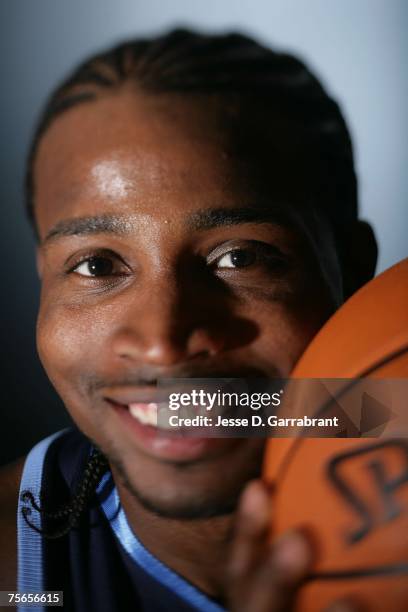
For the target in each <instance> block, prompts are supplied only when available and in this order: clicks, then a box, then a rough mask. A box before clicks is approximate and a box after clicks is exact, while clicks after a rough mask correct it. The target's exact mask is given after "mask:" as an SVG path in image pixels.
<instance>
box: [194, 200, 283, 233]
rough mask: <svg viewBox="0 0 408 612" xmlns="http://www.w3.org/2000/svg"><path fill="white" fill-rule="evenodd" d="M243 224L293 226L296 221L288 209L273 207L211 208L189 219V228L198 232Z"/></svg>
mask: <svg viewBox="0 0 408 612" xmlns="http://www.w3.org/2000/svg"><path fill="white" fill-rule="evenodd" d="M243 223H273V224H275V225H281V226H293V224H294V220H293V219H292V218H291V216H290V214H289V212H288V207H286V210H283V209H281V208H277V207H276V206H272V205H271V206H270V207H269V206H268V207H256V206H248V207H241V208H211V209H205V210H201V211H197V212H195V213H193V214H192V215H191V216H190V218H189V219H188V226H189V227H190V228H191V229H194V230H198V231H202V230H210V229H213V228H216V227H222V226H229V225H240V224H243Z"/></svg>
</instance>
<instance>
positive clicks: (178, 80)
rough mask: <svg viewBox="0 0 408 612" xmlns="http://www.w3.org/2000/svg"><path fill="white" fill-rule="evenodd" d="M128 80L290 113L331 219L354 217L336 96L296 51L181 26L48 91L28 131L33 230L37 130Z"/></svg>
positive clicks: (114, 53)
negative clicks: (312, 154)
mask: <svg viewBox="0 0 408 612" xmlns="http://www.w3.org/2000/svg"><path fill="white" fill-rule="evenodd" d="M129 82H134V83H136V84H137V85H138V87H139V88H141V89H142V90H145V91H146V92H150V93H157V94H160V93H179V94H210V95H213V94H216V95H217V96H221V97H223V96H224V97H225V98H226V99H227V98H228V96H230V97H231V96H235V98H234V99H235V100H237V99H238V100H241V101H243V100H244V99H251V100H252V101H254V100H257V101H259V103H261V104H262V105H263V108H264V109H265V112H266V114H265V113H263V115H262V118H261V121H265V120H266V121H268V113H269V114H270V116H271V117H272V116H275V115H276V109H277V108H280V109H283V110H284V112H285V113H287V114H289V115H290V117H291V120H292V121H293V124H294V125H295V126H296V128H297V129H299V130H302V133H303V134H304V135H305V138H307V142H308V143H309V149H310V150H314V151H316V152H317V155H316V157H317V158H318V160H319V161H318V166H319V171H318V173H319V180H320V183H319V185H318V190H319V192H321V194H322V196H321V199H322V200H323V201H324V202H325V203H326V204H325V206H326V207H327V214H328V218H329V220H330V221H331V222H332V225H333V227H334V226H336V225H337V226H339V227H340V226H342V227H343V228H347V227H349V223H350V221H354V220H355V218H356V217H357V182H356V176H355V172H354V161H353V152H352V144H351V139H350V136H349V133H348V130H347V126H346V124H345V121H344V119H343V117H342V114H341V112H340V109H339V107H338V105H337V103H336V102H335V101H334V100H333V99H332V98H330V97H329V96H328V95H327V93H326V92H325V90H324V89H323V87H322V86H321V84H320V83H319V81H318V80H317V79H316V77H315V76H314V75H313V74H312V73H311V72H310V70H309V69H308V68H307V67H306V66H305V65H304V64H303V63H302V62H301V61H300V60H298V59H297V58H295V57H293V56H292V55H289V54H287V53H278V52H276V51H273V50H271V49H269V48H267V47H264V46H263V45H261V44H259V43H258V42H256V41H254V40H253V39H251V38H249V37H248V36H244V35H242V34H238V33H228V34H218V35H208V34H203V33H197V32H193V31H190V30H186V29H176V30H173V31H170V32H168V33H167V34H164V35H163V36H159V37H157V38H151V39H138V40H131V41H126V42H124V43H122V44H119V45H118V46H116V47H114V48H112V49H108V50H107V51H105V52H102V53H99V54H96V55H94V56H93V57H91V58H89V59H87V60H86V61H85V62H83V63H82V64H81V65H80V66H79V67H78V68H77V69H76V70H75V71H74V72H73V73H72V74H71V75H70V76H69V77H68V78H67V79H66V80H65V81H64V82H63V83H62V84H60V85H59V87H57V89H56V90H55V91H54V92H53V93H52V95H51V96H50V98H49V100H48V102H47V104H46V106H45V109H44V112H43V114H42V116H41V118H40V121H39V123H38V126H37V129H36V131H35V133H34V138H33V141H32V146H31V149H30V153H29V159H28V165H27V173H26V206H27V213H28V216H29V219H30V221H31V223H32V225H33V227H34V229H35V230H36V224H35V212H34V208H35V207H34V200H35V185H34V179H33V172H32V167H33V161H34V158H35V155H36V151H37V148H38V144H39V142H40V140H41V137H42V135H43V134H44V132H45V131H46V130H47V128H48V126H49V125H50V123H52V121H53V120H54V119H55V118H56V117H58V116H59V115H60V114H61V113H63V112H65V111H67V110H68V109H70V108H71V107H73V106H76V105H77V104H81V103H88V102H90V101H92V100H95V99H97V98H98V97H100V96H102V95H104V94H106V93H108V92H109V91H111V90H114V89H118V88H120V87H121V86H122V85H123V84H125V83H129Z"/></svg>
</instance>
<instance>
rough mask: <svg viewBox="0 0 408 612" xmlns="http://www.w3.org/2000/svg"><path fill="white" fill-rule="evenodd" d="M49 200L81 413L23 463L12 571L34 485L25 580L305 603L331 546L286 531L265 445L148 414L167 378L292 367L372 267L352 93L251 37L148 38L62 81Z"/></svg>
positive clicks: (195, 601) (57, 329)
mask: <svg viewBox="0 0 408 612" xmlns="http://www.w3.org/2000/svg"><path fill="white" fill-rule="evenodd" d="M28 197H29V212H30V215H31V218H32V220H33V222H34V225H35V228H36V231H37V234H38V239H39V242H38V270H39V274H40V277H41V282H42V294H41V306H40V313H39V318H38V350H39V354H40V357H41V361H42V363H43V365H44V367H45V369H46V371H47V373H48V376H49V378H50V380H51V381H52V383H53V384H54V386H55V388H56V389H57V391H58V393H59V394H60V396H61V397H62V399H63V401H64V403H65V405H66V407H67V410H68V411H69V413H70V414H71V416H72V418H73V420H74V422H75V424H76V425H77V427H78V430H76V429H73V430H70V431H68V432H62V433H61V434H59V435H57V436H56V437H54V438H52V439H48V440H46V441H44V442H43V443H42V444H41V445H40V447H37V449H36V450H35V451H32V452H31V454H30V455H29V456H28V459H27V460H26V462H25V468H24V474H23V477H22V478H21V471H22V467H23V462H19V463H17V464H16V465H15V466H11V467H9V468H7V469H6V470H5V471H4V476H3V479H4V483H5V484H4V486H3V487H2V495H3V496H4V502H3V504H2V512H3V515H4V518H2V521H3V524H4V525H5V529H4V530H5V532H6V533H7V535H8V540H9V541H8V545H7V547H6V548H4V550H6V551H7V552H6V555H5V559H4V561H3V565H4V568H2V576H3V578H2V580H3V584H2V588H3V589H10V588H11V587H13V585H14V584H15V572H16V564H15V563H14V564H13V563H11V559H12V555H13V553H14V556H15V554H16V553H15V527H14V525H13V521H14V520H15V508H16V502H17V496H18V489H19V487H20V502H19V507H18V530H19V533H18V538H19V589H20V590H28V589H31V590H41V589H44V590H63V591H64V599H65V607H66V609H72V610H81V611H82V610H84V611H85V610H98V612H99V611H102V610H106V611H108V610H109V611H111V610H120V611H122V610H126V609H129V610H130V609H133V610H134V609H141V610H173V609H174V610H192V609H199V610H220V609H222V607H226V608H227V609H230V610H234V611H237V610H250V611H251V612H261V611H264V610H265V611H266V610H268V611H270V610H273V611H274V612H278V611H282V610H289V609H290V608H291V606H292V604H293V602H294V600H295V596H296V589H297V586H298V585H299V584H300V583H301V581H302V579H303V578H304V576H305V575H306V573H307V571H308V568H309V567H310V564H311V563H312V551H311V549H310V547H309V545H308V543H307V542H306V540H305V539H304V538H303V537H302V536H301V534H288V535H287V537H285V538H284V539H283V540H282V541H280V542H277V543H276V544H275V545H274V547H271V546H270V545H269V544H268V538H267V533H268V529H269V521H270V508H269V498H268V495H267V492H266V491H265V489H264V487H263V485H262V484H261V482H260V481H259V480H258V479H259V476H260V472H261V466H262V456H263V447H264V442H265V441H264V440H262V439H260V438H238V439H233V438H218V439H216V438H211V439H198V438H174V436H171V435H168V434H167V433H166V432H163V431H161V430H160V429H158V428H156V427H153V426H152V425H147V424H146V421H147V420H149V419H150V418H151V412H152V411H153V412H154V411H155V406H156V403H157V393H158V390H157V389H158V385H160V382H161V381H162V380H163V379H169V378H171V379H173V378H207V377H213V378H215V377H222V376H227V377H258V378H274V377H281V378H285V377H288V376H289V374H290V372H291V370H292V368H293V366H294V364H295V362H296V361H297V359H298V358H299V356H300V355H301V353H302V352H303V350H304V349H305V347H306V346H307V344H308V343H309V341H310V340H311V338H312V337H313V336H314V334H315V333H316V332H317V331H318V329H319V328H320V327H321V325H322V324H323V323H324V322H325V321H326V320H327V318H328V317H329V316H330V315H331V314H332V313H333V312H334V311H335V310H336V308H337V307H338V306H339V305H340V304H341V303H342V301H343V300H344V299H345V298H346V297H347V296H348V295H349V294H351V293H352V292H353V291H354V290H356V289H357V288H358V287H359V286H360V285H361V284H363V283H364V282H366V281H367V280H368V279H369V278H370V277H371V276H372V275H373V273H374V266H375V256H376V253H375V251H376V249H375V240H374V237H373V234H372V232H371V229H370V228H369V226H368V225H367V224H365V223H364V222H361V221H359V220H358V218H357V203H356V180H355V174H354V167H353V157H352V149H351V143H350V139H349V136H348V132H347V129H346V126H345V124H344V121H343V119H342V117H341V114H340V112H339V109H338V107H337V106H336V104H335V103H334V102H333V101H332V100H331V99H330V98H328V96H327V94H326V93H325V92H324V90H323V89H322V87H321V86H320V84H319V83H318V82H317V81H316V79H315V78H314V77H313V76H312V75H311V74H310V72H309V71H308V70H307V69H306V68H305V67H304V66H303V64H301V63H300V62H299V61H298V60H296V59H294V58H293V57H290V56H287V55H282V54H277V53H274V52H272V51H270V50H268V49H265V48H264V47H262V46H260V45H259V44H257V43H256V42H254V41H252V40H250V39H248V38H246V37H243V36H240V35H236V34H232V35H226V36H205V35H199V34H195V33H192V32H187V31H175V32H171V33H170V34H168V35H166V36H163V37H161V38H158V39H152V40H142V41H135V42H130V43H126V44H124V45H121V46H120V47H117V48H115V49H113V50H110V51H108V52H107V53H104V54H101V55H99V56H96V57H94V58H91V59H90V60H87V61H86V62H85V64H83V65H82V66H81V67H80V68H79V69H78V70H77V71H76V72H75V73H74V74H73V75H72V77H71V78H70V79H68V80H67V81H66V82H65V83H63V84H62V85H61V87H60V88H59V89H58V90H57V91H56V92H55V93H54V94H53V96H52V98H51V100H50V101H49V104H48V106H47V109H46V111H45V113H44V116H43V119H42V121H41V124H40V126H39V129H38V132H37V135H36V138H35V141H34V145H33V148H32V154H31V159H30V167H29V174H28ZM252 481H254V482H252ZM248 483H249V484H248ZM245 487H246V490H245V492H244V493H243V490H244V488H245ZM40 491H41V495H40ZM95 491H96V493H95ZM238 506H239V509H238ZM30 568H31V569H30ZM33 568H35V569H33Z"/></svg>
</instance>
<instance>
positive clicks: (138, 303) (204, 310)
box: [112, 283, 228, 367]
mask: <svg viewBox="0 0 408 612" xmlns="http://www.w3.org/2000/svg"><path fill="white" fill-rule="evenodd" d="M198 297H199V296H198V295H196V296H193V295H192V292H191V291H190V292H189V293H188V294H184V295H181V291H180V289H179V288H177V287H174V286H172V287H170V286H169V285H168V284H167V286H166V287H164V286H163V285H160V284H158V283H157V284H156V285H155V286H154V287H150V288H149V290H148V289H147V288H146V289H141V291H140V292H137V291H134V293H133V295H128V299H127V300H126V303H125V304H124V305H122V307H121V308H120V317H121V319H120V322H119V324H118V326H117V327H116V329H115V331H114V335H113V338H112V350H113V353H114V355H115V357H116V358H119V359H121V360H127V361H133V362H135V364H137V365H143V364H146V365H153V366H164V367H165V366H174V365H176V364H179V363H185V362H188V361H191V360H193V359H196V358H198V357H202V358H206V357H214V356H216V355H218V354H219V353H220V352H222V351H224V350H225V349H226V347H227V345H228V331H227V326H226V324H225V313H224V316H223V315H222V313H221V312H220V309H219V308H217V307H216V308H214V307H211V304H210V303H209V302H208V300H206V301H205V302H204V300H203V299H197V298H198Z"/></svg>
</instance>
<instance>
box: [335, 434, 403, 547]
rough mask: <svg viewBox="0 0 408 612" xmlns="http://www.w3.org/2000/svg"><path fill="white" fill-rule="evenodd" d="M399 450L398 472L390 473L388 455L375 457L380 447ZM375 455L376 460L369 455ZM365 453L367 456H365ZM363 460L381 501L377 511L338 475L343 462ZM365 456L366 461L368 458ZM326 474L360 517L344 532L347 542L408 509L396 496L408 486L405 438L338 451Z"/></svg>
mask: <svg viewBox="0 0 408 612" xmlns="http://www.w3.org/2000/svg"><path fill="white" fill-rule="evenodd" d="M392 448H395V449H397V451H399V455H400V460H401V469H400V472H399V473H398V474H397V475H391V473H390V469H389V465H388V462H387V457H386V454H385V453H382V454H381V455H380V456H378V453H377V451H378V450H379V449H392ZM373 453H374V454H377V457H376V458H375V459H370V456H371V457H372V455H373ZM367 456H368V457H367ZM361 459H362V460H363V468H364V469H365V470H366V473H367V474H368V480H370V481H371V482H372V485H373V487H374V490H375V495H376V496H377V498H378V501H379V504H380V513H378V512H377V513H376V512H374V511H373V507H372V504H369V503H368V502H367V501H366V500H365V499H364V497H363V496H362V495H361V493H360V490H359V488H358V486H354V488H353V485H352V484H351V483H350V482H347V481H346V479H345V478H344V477H343V476H342V474H341V468H342V466H343V465H344V463H345V462H349V461H352V462H354V465H353V469H355V468H356V466H355V463H356V462H358V463H360V460H361ZM367 459H368V461H367ZM327 470H328V476H329V479H330V481H331V483H332V484H333V485H334V487H335V489H336V490H337V491H338V493H339V494H340V496H341V498H342V499H343V501H345V502H346V503H347V504H348V505H349V506H350V507H351V508H352V509H353V511H354V512H355V514H356V518H358V519H359V522H360V524H359V526H358V527H357V528H355V529H354V530H353V531H351V532H349V533H348V534H346V541H347V543H349V544H355V543H357V542H359V541H361V540H362V539H363V538H365V537H367V536H368V535H369V534H370V533H371V532H372V531H373V530H374V529H376V528H377V527H379V526H381V525H384V524H385V523H387V522H389V521H392V520H393V519H396V518H397V517H398V516H400V514H401V513H402V512H407V508H406V507H403V506H402V505H401V503H400V501H399V500H398V498H397V494H398V491H399V490H400V489H401V487H403V486H405V487H407V486H408V441H407V440H392V439H391V440H387V441H385V442H380V443H377V444H372V445H370V446H368V447H367V446H365V447H362V448H358V449H354V450H352V451H349V452H345V453H341V454H339V455H336V456H335V457H333V458H332V459H331V460H330V461H329V463H328V466H327Z"/></svg>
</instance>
